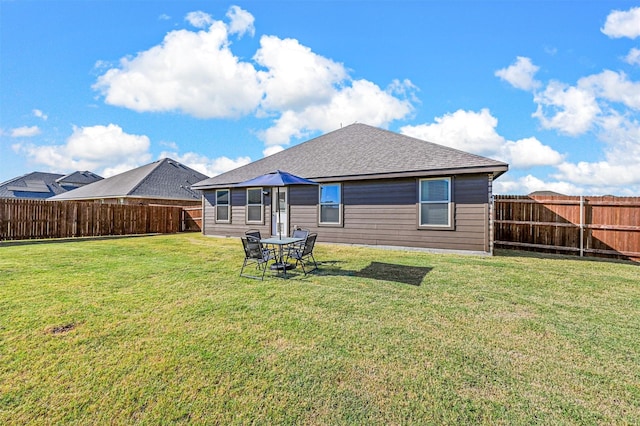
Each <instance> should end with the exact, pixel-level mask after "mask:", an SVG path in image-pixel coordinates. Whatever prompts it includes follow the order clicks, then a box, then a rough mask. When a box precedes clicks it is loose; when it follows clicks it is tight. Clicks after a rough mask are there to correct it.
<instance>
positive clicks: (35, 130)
mask: <svg viewBox="0 0 640 426" xmlns="http://www.w3.org/2000/svg"><path fill="white" fill-rule="evenodd" d="M39 134H40V128H39V127H38V126H31V127H29V126H22V127H17V128H15V129H11V137H12V138H31V137H33V136H37V135H39Z"/></svg>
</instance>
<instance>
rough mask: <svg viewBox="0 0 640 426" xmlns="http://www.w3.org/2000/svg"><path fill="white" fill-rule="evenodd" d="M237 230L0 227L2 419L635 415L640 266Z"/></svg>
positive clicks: (527, 420) (443, 419) (537, 419)
mask: <svg viewBox="0 0 640 426" xmlns="http://www.w3.org/2000/svg"><path fill="white" fill-rule="evenodd" d="M316 254H317V258H318V260H319V261H321V262H322V265H321V270H320V271H318V272H317V273H314V274H311V275H309V276H307V277H304V276H303V275H301V274H299V273H297V274H295V275H294V276H293V277H292V278H291V279H288V280H281V279H277V278H268V279H265V281H263V282H262V281H256V280H251V279H246V278H240V277H239V276H238V273H239V271H240V266H241V264H242V259H243V256H242V248H241V244H240V241H239V239H219V238H207V237H203V236H201V235H199V234H179V235H168V236H155V237H138V238H125V239H106V240H96V241H77V242H66V243H63V242H59V243H49V244H31V245H8V244H6V243H0V424H3V425H5V424H29V423H36V424H59V423H73V424H89V423H93V424H95V423H111V424H131V423H138V422H139V423H143V424H158V423H208V424H247V423H251V424H314V425H315V424H321V425H322V424H325V425H335V424H358V425H362V424H380V425H388V424H430V423H432V424H478V423H485V424H640V269H639V266H638V265H633V264H629V263H626V264H625V263H614V262H602V261H585V260H579V259H569V258H564V257H547V258H541V257H538V256H535V255H532V254H531V255H528V254H523V253H517V252H506V251H505V252H500V253H499V255H498V256H495V257H477V256H459V255H449V254H429V253H419V252H403V251H386V250H377V249H369V248H355V247H347V246H337V245H324V244H320V245H318V246H316Z"/></svg>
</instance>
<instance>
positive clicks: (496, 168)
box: [191, 164, 509, 191]
mask: <svg viewBox="0 0 640 426" xmlns="http://www.w3.org/2000/svg"><path fill="white" fill-rule="evenodd" d="M507 170H509V165H508V164H504V165H491V166H473V167H455V168H447V169H432V170H411V171H402V172H389V173H371V174H359V175H340V176H338V175H336V176H321V177H306V178H307V179H310V180H313V181H316V182H335V181H341V182H342V181H356V180H376V179H397V178H410V177H428V176H444V175H461V174H477V173H489V174H493V178H494V179H496V178H497V177H498V176H500V175H502V174H503V173H505V172H506V171H507ZM238 183H239V182H223V183H216V184H203V185H192V186H191V189H197V190H200V191H202V190H208V189H221V188H229V187H231V186H234V185H236V184H238Z"/></svg>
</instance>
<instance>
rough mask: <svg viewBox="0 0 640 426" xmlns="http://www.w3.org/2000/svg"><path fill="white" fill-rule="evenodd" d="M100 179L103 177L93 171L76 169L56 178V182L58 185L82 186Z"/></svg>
mask: <svg viewBox="0 0 640 426" xmlns="http://www.w3.org/2000/svg"><path fill="white" fill-rule="evenodd" d="M102 179H104V178H103V177H102V176H98V175H97V174H95V173H92V172H90V171H87V170H85V171H83V172H80V171H78V172H73V173H69V174H68V175H65V176H62V177H61V178H59V179H56V182H58V183H59V184H60V185H68V186H82V185H88V184H90V183H93V182H97V181H99V180H102Z"/></svg>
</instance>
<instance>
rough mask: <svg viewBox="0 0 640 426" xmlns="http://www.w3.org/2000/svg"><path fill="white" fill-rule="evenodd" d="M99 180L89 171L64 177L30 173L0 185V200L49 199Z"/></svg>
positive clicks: (52, 174) (54, 174) (98, 177)
mask: <svg viewBox="0 0 640 426" xmlns="http://www.w3.org/2000/svg"><path fill="white" fill-rule="evenodd" d="M67 178H68V179H67ZM100 179H102V177H101V176H98V175H96V174H95V173H91V172H89V171H84V172H79V171H78V172H73V173H71V174H69V175H66V176H65V175H61V174H59V173H45V172H31V173H27V174H26V175H22V176H18V177H16V178H13V179H10V180H8V181H6V182H3V183H0V198H35V199H44V198H50V197H53V196H55V195H58V194H63V193H64V192H66V191H70V190H71V189H73V188H76V187H78V186H81V185H86V184H88V183H91V182H95V181H98V180H100Z"/></svg>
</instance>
